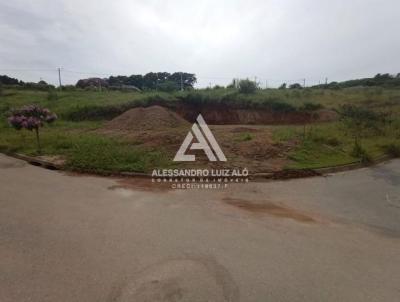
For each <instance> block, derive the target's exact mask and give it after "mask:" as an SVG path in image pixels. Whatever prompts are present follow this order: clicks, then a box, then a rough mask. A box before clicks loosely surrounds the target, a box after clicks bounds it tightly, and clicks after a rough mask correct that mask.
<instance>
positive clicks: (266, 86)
mask: <svg viewBox="0 0 400 302" xmlns="http://www.w3.org/2000/svg"><path fill="white" fill-rule="evenodd" d="M265 89H268V80H265Z"/></svg>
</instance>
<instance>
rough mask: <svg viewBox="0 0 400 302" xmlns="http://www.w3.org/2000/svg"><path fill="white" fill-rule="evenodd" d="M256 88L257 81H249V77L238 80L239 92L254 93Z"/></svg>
mask: <svg viewBox="0 0 400 302" xmlns="http://www.w3.org/2000/svg"><path fill="white" fill-rule="evenodd" d="M256 90H257V83H256V82H253V81H250V80H249V79H246V80H240V81H239V92H240V93H246V94H249V93H254V92H256Z"/></svg>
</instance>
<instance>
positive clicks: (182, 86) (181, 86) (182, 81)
mask: <svg viewBox="0 0 400 302" xmlns="http://www.w3.org/2000/svg"><path fill="white" fill-rule="evenodd" d="M181 91H183V80H182V72H181Z"/></svg>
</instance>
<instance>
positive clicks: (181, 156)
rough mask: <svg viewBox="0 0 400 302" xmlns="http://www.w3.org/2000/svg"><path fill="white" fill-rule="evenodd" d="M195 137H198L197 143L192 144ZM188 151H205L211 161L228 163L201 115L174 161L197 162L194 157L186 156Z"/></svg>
mask: <svg viewBox="0 0 400 302" xmlns="http://www.w3.org/2000/svg"><path fill="white" fill-rule="evenodd" d="M192 132H193V134H192ZM193 135H194V136H195V137H196V139H197V143H192V141H193V138H194V137H193ZM187 149H191V150H200V149H202V150H204V153H205V154H206V155H207V157H208V159H209V160H210V161H217V160H219V161H226V157H225V155H224V153H223V152H222V150H221V148H220V147H219V145H218V143H217V141H216V140H215V137H214V135H213V134H212V133H211V131H210V129H209V128H208V126H207V124H206V122H205V121H204V119H203V117H202V116H201V114H199V116H198V117H197V119H196V122H195V123H194V124H193V126H192V131H189V133H188V134H187V135H186V137H185V139H184V141H183V143H182V145H181V147H180V148H179V150H178V152H176V155H175V158H174V161H195V160H196V157H195V156H194V155H191V154H185V152H186V151H187ZM214 153H215V154H214Z"/></svg>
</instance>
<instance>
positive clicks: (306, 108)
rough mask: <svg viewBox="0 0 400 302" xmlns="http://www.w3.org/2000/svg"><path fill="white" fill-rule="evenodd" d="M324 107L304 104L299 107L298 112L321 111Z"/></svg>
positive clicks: (308, 103) (309, 103)
mask: <svg viewBox="0 0 400 302" xmlns="http://www.w3.org/2000/svg"><path fill="white" fill-rule="evenodd" d="M323 107H324V106H322V105H321V104H316V103H311V102H305V103H304V104H303V105H302V106H301V107H300V110H304V111H316V110H319V109H322V108H323Z"/></svg>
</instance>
